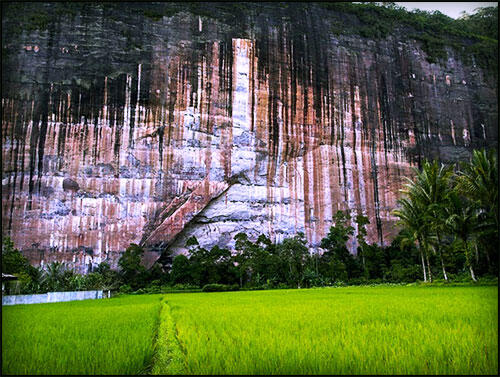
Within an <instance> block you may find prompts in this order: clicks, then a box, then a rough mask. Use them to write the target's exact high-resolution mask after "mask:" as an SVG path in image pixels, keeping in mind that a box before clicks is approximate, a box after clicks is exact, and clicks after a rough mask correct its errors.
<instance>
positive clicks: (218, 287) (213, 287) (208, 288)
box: [201, 284, 240, 292]
mask: <svg viewBox="0 0 500 377" xmlns="http://www.w3.org/2000/svg"><path fill="white" fill-rule="evenodd" d="M239 289H240V287H239V286H238V285H237V284H233V285H227V284H206V285H204V286H203V288H202V289H201V291H202V292H227V291H237V290H239Z"/></svg>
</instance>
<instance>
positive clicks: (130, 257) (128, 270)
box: [118, 243, 147, 289]
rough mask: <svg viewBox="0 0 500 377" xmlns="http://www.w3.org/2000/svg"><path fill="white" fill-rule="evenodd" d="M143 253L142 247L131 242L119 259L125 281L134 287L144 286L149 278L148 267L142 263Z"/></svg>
mask: <svg viewBox="0 0 500 377" xmlns="http://www.w3.org/2000/svg"><path fill="white" fill-rule="evenodd" d="M143 254H144V250H143V249H142V247H140V246H139V245H136V244H135V243H133V244H130V246H129V247H128V248H127V250H125V252H124V253H123V254H122V256H121V257H120V259H119V260H118V266H119V267H120V273H121V275H122V279H123V281H124V283H125V284H128V285H130V286H131V287H132V288H134V289H137V288H140V287H141V286H144V285H145V282H146V280H147V276H146V275H147V271H146V268H145V267H144V266H143V265H142V264H141V257H142V255H143Z"/></svg>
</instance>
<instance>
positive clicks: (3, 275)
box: [2, 272, 18, 280]
mask: <svg viewBox="0 0 500 377" xmlns="http://www.w3.org/2000/svg"><path fill="white" fill-rule="evenodd" d="M17 279H18V278H17V276H14V275H9V274H4V273H3V272H2V280H17Z"/></svg>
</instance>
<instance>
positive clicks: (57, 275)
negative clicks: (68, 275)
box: [42, 262, 65, 292]
mask: <svg viewBox="0 0 500 377" xmlns="http://www.w3.org/2000/svg"><path fill="white" fill-rule="evenodd" d="M64 271H65V266H64V265H63V264H62V263H60V262H52V263H50V264H48V265H47V267H46V268H45V273H44V274H43V277H42V285H43V286H44V288H45V289H46V290H47V291H49V292H54V291H59V290H61V289H63V288H64V278H65V275H64Z"/></svg>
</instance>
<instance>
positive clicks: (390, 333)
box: [2, 286, 498, 375]
mask: <svg viewBox="0 0 500 377" xmlns="http://www.w3.org/2000/svg"><path fill="white" fill-rule="evenodd" d="M2 333H3V337H2V359H3V364H2V372H3V373H4V374H5V373H9V374H15V373H26V374H30V373H31V374H33V373H39V374H47V373H51V374H54V373H57V374H65V373H73V374H76V373H82V374H83V373H86V374H92V373H99V374H106V373H114V374H127V373H129V374H130V373H132V374H134V373H153V374H474V375H477V374H497V373H498V288H497V287H496V286H476V287H473V286H461V287H443V286H441V287H440V286H435V287H433V286H431V287H427V286H408V287H402V286H396V287H388V286H378V287H343V288H319V289H302V290H274V291H246V292H243V291H242V292H219V293H180V294H179V293H176V294H165V295H143V296H126V297H120V298H112V299H109V300H96V301H85V302H72V303H60V304H43V305H19V306H14V307H4V308H3V317H2ZM153 342H154V346H153Z"/></svg>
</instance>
